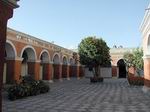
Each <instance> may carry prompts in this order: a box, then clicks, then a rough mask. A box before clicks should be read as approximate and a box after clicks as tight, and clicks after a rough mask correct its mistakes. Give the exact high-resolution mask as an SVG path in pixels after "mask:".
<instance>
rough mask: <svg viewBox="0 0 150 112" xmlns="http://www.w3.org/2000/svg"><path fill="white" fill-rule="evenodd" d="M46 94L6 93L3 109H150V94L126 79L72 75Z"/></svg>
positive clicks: (86, 111) (100, 111) (10, 111)
mask: <svg viewBox="0 0 150 112" xmlns="http://www.w3.org/2000/svg"><path fill="white" fill-rule="evenodd" d="M50 87H51V90H50V92H48V93H46V94H41V95H37V96H31V97H27V98H24V99H19V100H16V101H9V100H8V99H7V97H6V93H3V112H150V96H148V95H146V94H144V93H143V92H142V87H137V86H129V85H128V83H127V80H126V79H104V82H103V83H95V84H91V83H90V81H89V79H80V80H77V79H71V80H70V81H68V80H64V81H63V82H54V83H52V84H50Z"/></svg>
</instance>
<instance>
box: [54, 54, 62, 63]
mask: <svg viewBox="0 0 150 112" xmlns="http://www.w3.org/2000/svg"><path fill="white" fill-rule="evenodd" d="M53 63H54V64H60V55H59V54H58V53H55V54H54V55H53Z"/></svg>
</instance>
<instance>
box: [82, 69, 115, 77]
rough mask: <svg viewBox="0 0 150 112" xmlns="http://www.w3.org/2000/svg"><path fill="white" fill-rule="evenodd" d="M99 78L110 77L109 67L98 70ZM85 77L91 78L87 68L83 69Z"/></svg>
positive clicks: (91, 73) (91, 74)
mask: <svg viewBox="0 0 150 112" xmlns="http://www.w3.org/2000/svg"><path fill="white" fill-rule="evenodd" d="M100 72H101V77H104V78H111V77H112V68H111V67H107V68H106V67H101V68H100ZM85 77H93V72H92V71H89V68H87V67H85Z"/></svg>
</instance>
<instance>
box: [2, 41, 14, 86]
mask: <svg viewBox="0 0 150 112" xmlns="http://www.w3.org/2000/svg"><path fill="white" fill-rule="evenodd" d="M15 57H16V49H15V47H14V45H13V44H12V43H11V42H8V41H7V42H6V45H5V63H4V72H3V83H7V84H8V83H12V82H13V79H14V78H13V75H14V62H15Z"/></svg>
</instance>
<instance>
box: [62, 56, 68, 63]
mask: <svg viewBox="0 0 150 112" xmlns="http://www.w3.org/2000/svg"><path fill="white" fill-rule="evenodd" d="M64 58H66V61H67V63H66V65H67V64H68V58H67V56H66V55H63V56H62V63H63V59H64ZM63 64H64V63H63Z"/></svg>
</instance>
